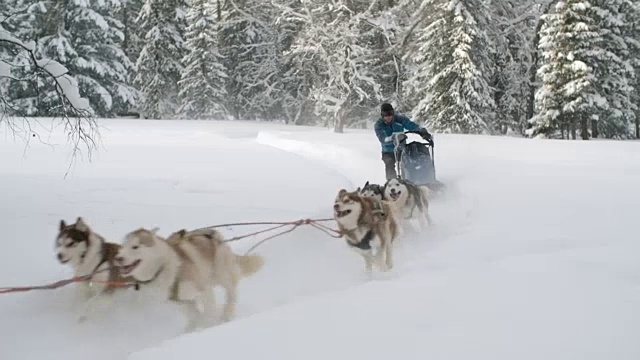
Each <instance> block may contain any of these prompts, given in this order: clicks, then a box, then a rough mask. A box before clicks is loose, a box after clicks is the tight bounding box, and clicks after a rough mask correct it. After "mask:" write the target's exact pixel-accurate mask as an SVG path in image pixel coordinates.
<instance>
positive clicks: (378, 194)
mask: <svg viewBox="0 0 640 360" xmlns="http://www.w3.org/2000/svg"><path fill="white" fill-rule="evenodd" d="M356 191H357V192H358V193H359V194H360V195H362V196H366V197H372V198H374V199H376V200H383V196H384V188H383V187H382V186H380V185H378V184H370V183H369V182H368V181H367V182H366V183H365V184H364V186H363V187H362V188H358V189H357V190H356Z"/></svg>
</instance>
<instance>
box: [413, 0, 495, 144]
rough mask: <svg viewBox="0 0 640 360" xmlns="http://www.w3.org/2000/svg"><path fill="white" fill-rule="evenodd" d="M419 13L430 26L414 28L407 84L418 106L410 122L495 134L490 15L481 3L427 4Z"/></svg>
mask: <svg viewBox="0 0 640 360" xmlns="http://www.w3.org/2000/svg"><path fill="white" fill-rule="evenodd" d="M422 11H427V12H430V14H431V15H432V16H433V18H434V21H433V22H430V23H428V24H426V25H423V26H422V27H421V28H419V29H418V31H417V33H416V37H417V41H418V42H419V44H420V45H419V48H418V49H417V51H416V54H414V55H412V57H411V59H409V60H410V61H411V62H412V63H415V64H416V68H415V71H414V74H413V76H412V77H411V78H410V79H409V80H408V81H407V87H408V89H409V90H410V93H411V96H413V97H414V98H415V99H416V100H415V102H416V103H417V106H416V107H415V108H414V109H413V111H412V113H413V116H414V118H415V119H416V120H418V121H424V122H426V124H427V126H428V128H430V129H432V130H434V131H437V132H448V133H465V134H469V133H487V134H491V133H493V129H494V125H493V121H494V119H493V117H494V107H495V103H494V100H493V92H492V90H491V88H490V87H489V84H488V80H489V78H490V77H491V72H492V70H493V69H492V63H491V59H490V58H489V56H488V52H487V47H488V46H489V44H490V39H489V37H488V35H487V30H488V22H489V21H488V20H489V18H490V14H489V13H488V10H487V8H486V6H485V2H484V1H481V0H425V1H424V2H423V4H422V5H421V7H420V12H422ZM416 16H417V17H418V16H420V14H416Z"/></svg>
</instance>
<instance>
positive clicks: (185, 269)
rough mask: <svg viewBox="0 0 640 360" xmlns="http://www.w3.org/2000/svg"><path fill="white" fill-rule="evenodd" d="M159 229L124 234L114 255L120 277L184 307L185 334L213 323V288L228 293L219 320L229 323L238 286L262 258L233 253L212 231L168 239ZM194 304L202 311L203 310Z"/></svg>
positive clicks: (257, 269) (220, 236)
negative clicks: (132, 279)
mask: <svg viewBox="0 0 640 360" xmlns="http://www.w3.org/2000/svg"><path fill="white" fill-rule="evenodd" d="M157 231H158V228H154V229H151V230H147V229H144V228H139V229H137V230H134V231H132V232H130V233H128V234H127V235H126V236H125V240H124V243H123V245H122V248H121V249H120V251H119V252H118V254H117V256H116V263H117V264H118V265H119V266H120V267H121V270H122V273H123V274H125V275H130V276H132V277H133V278H135V280H136V281H137V282H138V283H139V284H141V285H143V286H146V285H149V286H153V287H155V288H159V289H160V290H161V291H162V292H163V294H166V296H167V300H168V301H171V302H175V303H178V304H180V305H182V308H183V309H184V311H185V313H186V316H187V318H188V323H187V326H186V328H185V331H186V332H190V331H192V330H194V329H195V328H196V327H198V325H202V326H208V325H211V324H213V322H214V319H213V315H214V312H215V305H216V303H215V298H214V292H213V290H214V287H215V286H216V285H220V286H222V287H224V288H225V290H226V295H227V303H226V305H225V308H224V313H223V320H224V321H229V320H231V319H232V318H233V316H234V313H235V306H236V302H237V286H238V282H239V281H240V279H241V278H242V277H247V276H250V275H252V274H254V273H256V272H258V271H259V270H260V269H261V268H262V266H263V265H264V259H263V258H262V257H261V256H259V255H244V256H243V255H236V254H234V253H233V251H232V250H231V248H230V247H229V245H227V243H225V242H224V239H223V237H222V234H220V233H219V232H218V231H216V230H213V229H211V230H205V229H203V230H194V231H190V232H189V231H186V230H180V231H177V232H175V233H173V234H171V235H170V236H169V237H168V238H167V239H164V238H162V237H160V236H159V235H158V234H157ZM163 296H164V295H163ZM198 301H200V302H201V305H202V307H203V310H202V311H201V312H200V311H199V309H198Z"/></svg>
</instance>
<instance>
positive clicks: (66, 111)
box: [0, 26, 100, 177]
mask: <svg viewBox="0 0 640 360" xmlns="http://www.w3.org/2000/svg"><path fill="white" fill-rule="evenodd" d="M0 44H3V45H7V46H9V47H12V48H13V50H15V51H20V52H23V53H25V55H26V58H27V59H28V60H29V65H30V69H29V71H30V72H31V73H32V74H33V76H32V77H30V78H24V79H18V78H15V77H13V76H11V71H10V69H11V68H13V67H14V65H13V64H11V62H10V61H6V60H4V59H0V60H1V61H0V65H4V71H3V68H1V67H0V80H2V79H10V80H13V81H25V82H29V83H31V84H32V85H33V87H34V88H35V89H37V90H36V92H37V93H38V95H40V91H39V89H38V85H37V83H38V80H39V79H44V82H45V83H50V84H52V85H53V88H54V89H55V94H56V95H55V98H56V103H58V104H57V106H55V107H53V108H51V109H50V110H53V109H59V111H60V115H59V118H60V119H59V120H60V122H61V123H62V124H63V125H64V131H65V133H66V135H67V139H68V141H69V142H70V144H71V147H72V150H71V160H72V163H73V162H74V161H75V160H76V159H77V156H78V155H80V154H81V153H82V151H83V150H86V151H87V157H88V159H89V161H91V154H92V151H93V150H95V149H97V142H98V140H99V136H100V133H99V130H98V124H97V121H96V119H95V117H94V114H93V110H92V109H91V107H90V105H89V102H88V100H87V99H85V98H82V97H81V96H80V93H79V89H78V83H77V81H76V80H75V78H73V77H72V76H71V75H69V73H68V70H67V69H66V68H65V67H64V66H62V65H61V64H60V63H58V62H57V61H55V60H51V59H38V58H37V57H36V55H35V49H34V48H35V46H34V45H33V43H29V44H25V43H24V42H22V41H21V40H19V39H18V38H16V37H15V36H13V35H12V34H11V33H9V32H8V31H6V30H4V29H3V28H2V27H1V26H0ZM0 55H1V54H0ZM7 68H8V69H9V70H8V71H7ZM4 90H5V89H2V88H0V91H1V92H4ZM21 112H22V111H21V109H20V107H19V106H18V105H16V104H13V103H11V100H10V97H8V96H6V94H2V96H0V124H3V123H4V124H5V125H6V126H7V128H8V129H9V130H10V132H12V133H13V135H14V137H15V136H16V135H18V136H19V134H20V133H22V134H23V135H24V136H25V137H24V138H23V139H24V140H25V141H26V146H27V147H28V146H29V141H30V139H31V138H38V140H40V141H41V142H43V143H44V141H43V140H42V138H41V136H40V135H39V134H38V132H37V131H35V130H34V128H33V127H32V124H31V122H32V121H37V120H35V119H33V118H31V119H30V118H28V117H27V116H26V115H24V114H21ZM56 119H57V117H56V116H54V118H53V120H56ZM72 163H71V164H69V168H68V169H67V172H66V173H65V177H66V176H67V175H68V173H69V170H70V168H71V165H72Z"/></svg>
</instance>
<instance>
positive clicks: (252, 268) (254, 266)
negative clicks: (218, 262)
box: [236, 255, 264, 277]
mask: <svg viewBox="0 0 640 360" xmlns="http://www.w3.org/2000/svg"><path fill="white" fill-rule="evenodd" d="M236 263H237V264H238V266H239V267H240V271H241V272H242V276H244V277H247V276H251V275H253V274H255V273H257V272H258V271H260V269H262V267H263V266H264V257H262V256H260V255H236Z"/></svg>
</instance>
